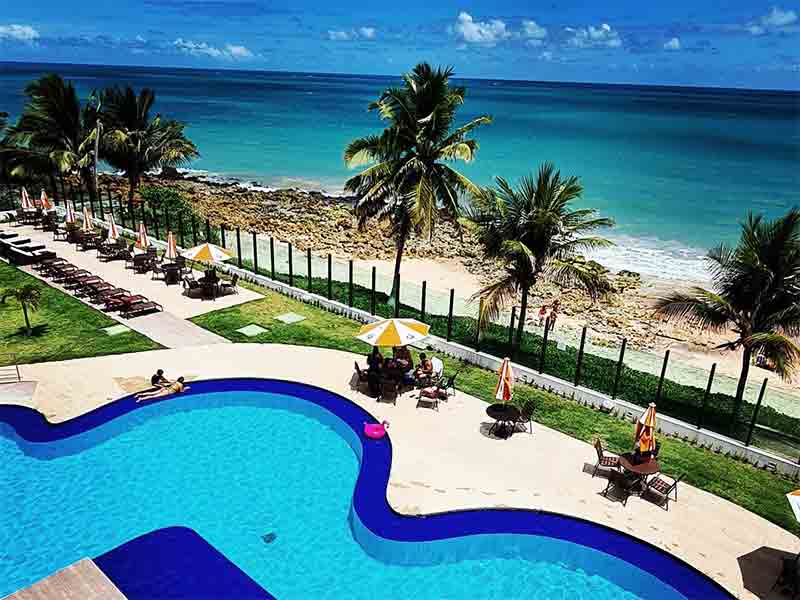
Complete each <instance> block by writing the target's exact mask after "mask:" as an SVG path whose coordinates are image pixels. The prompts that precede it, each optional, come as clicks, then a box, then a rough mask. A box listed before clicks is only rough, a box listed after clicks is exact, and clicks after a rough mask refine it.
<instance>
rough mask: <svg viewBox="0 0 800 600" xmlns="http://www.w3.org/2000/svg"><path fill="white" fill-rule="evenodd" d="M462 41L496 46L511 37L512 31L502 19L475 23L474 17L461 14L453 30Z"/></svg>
mask: <svg viewBox="0 0 800 600" xmlns="http://www.w3.org/2000/svg"><path fill="white" fill-rule="evenodd" d="M451 30H452V31H453V33H455V34H456V35H457V36H458V37H459V38H460V39H462V40H463V41H465V42H467V43H469V44H482V45H484V46H494V45H495V44H497V42H500V41H502V40H505V39H508V38H510V37H511V31H510V30H509V29H508V28H507V27H506V24H505V23H504V22H503V21H501V20H500V19H492V20H491V21H475V20H474V19H473V18H472V15H470V14H469V13H466V12H461V13H460V14H459V15H458V19H456V24H455V25H453V27H452V28H451Z"/></svg>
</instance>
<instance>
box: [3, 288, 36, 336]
mask: <svg viewBox="0 0 800 600" xmlns="http://www.w3.org/2000/svg"><path fill="white" fill-rule="evenodd" d="M8 298H14V299H15V300H16V301H17V302H19V304H20V306H22V314H23V316H24V317H25V335H27V336H30V335H31V333H33V328H31V321H30V318H29V317H28V310H30V311H35V310H36V309H37V308H39V304H40V303H41V301H42V289H41V288H40V287H39V286H38V285H35V284H33V283H26V284H24V285H21V286H20V287H17V288H12V289H10V290H6V291H5V292H3V294H2V296H0V303H2V304H5V302H6V299H8Z"/></svg>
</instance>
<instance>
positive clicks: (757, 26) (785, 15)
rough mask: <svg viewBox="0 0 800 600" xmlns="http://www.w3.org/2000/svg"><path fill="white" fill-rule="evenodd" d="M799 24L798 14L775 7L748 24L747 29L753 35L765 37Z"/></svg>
mask: <svg viewBox="0 0 800 600" xmlns="http://www.w3.org/2000/svg"><path fill="white" fill-rule="evenodd" d="M796 24H797V13H796V12H795V11H793V10H783V9H781V8H779V7H777V6H773V7H772V8H771V9H770V11H769V12H768V13H767V14H765V15H763V16H761V17H759V18H758V19H756V20H755V21H752V22H750V23H748V24H747V26H746V27H745V29H746V30H747V31H749V32H750V33H751V34H753V35H765V34H767V33H772V32H776V31H782V30H784V29H786V28H787V27H792V26H794V25H796Z"/></svg>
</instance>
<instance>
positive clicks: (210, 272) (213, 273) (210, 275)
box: [203, 267, 219, 283]
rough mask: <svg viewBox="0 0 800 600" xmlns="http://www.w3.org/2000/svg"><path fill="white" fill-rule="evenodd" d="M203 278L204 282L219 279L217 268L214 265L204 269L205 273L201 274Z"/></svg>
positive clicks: (215, 281)
mask: <svg viewBox="0 0 800 600" xmlns="http://www.w3.org/2000/svg"><path fill="white" fill-rule="evenodd" d="M203 279H204V280H205V282H206V283H217V282H218V281H219V276H218V275H217V270H216V269H215V268H214V267H211V268H210V269H206V272H205V275H203Z"/></svg>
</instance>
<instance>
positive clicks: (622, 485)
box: [601, 471, 639, 506]
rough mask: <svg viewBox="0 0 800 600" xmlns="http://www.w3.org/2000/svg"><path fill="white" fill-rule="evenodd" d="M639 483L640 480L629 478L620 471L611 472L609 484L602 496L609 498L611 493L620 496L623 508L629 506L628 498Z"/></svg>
mask: <svg viewBox="0 0 800 600" xmlns="http://www.w3.org/2000/svg"><path fill="white" fill-rule="evenodd" d="M638 483H639V479H638V478H631V477H628V476H627V475H626V474H625V473H621V472H619V471H611V472H610V473H609V476H608V483H607V484H606V489H604V490H603V491H602V492H601V494H602V495H603V496H605V497H606V498H608V495H609V494H610V493H611V492H614V493H615V494H618V496H619V500H620V501H621V502H622V506H627V505H628V498H629V497H630V495H631V494H632V493H633V492H634V489H635V488H636V485H637V484H638Z"/></svg>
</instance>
